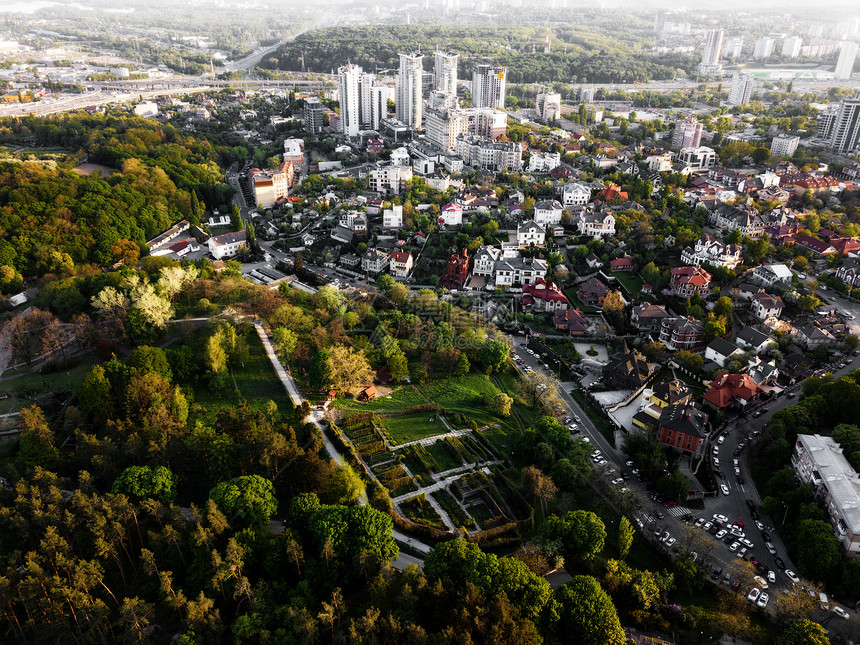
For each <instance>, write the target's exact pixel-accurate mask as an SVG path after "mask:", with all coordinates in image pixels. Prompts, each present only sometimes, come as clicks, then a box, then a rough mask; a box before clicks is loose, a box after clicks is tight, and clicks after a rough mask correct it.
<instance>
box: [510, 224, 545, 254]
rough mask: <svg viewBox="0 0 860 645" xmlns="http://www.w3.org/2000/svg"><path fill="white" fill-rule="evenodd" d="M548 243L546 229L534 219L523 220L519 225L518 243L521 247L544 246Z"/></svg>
mask: <svg viewBox="0 0 860 645" xmlns="http://www.w3.org/2000/svg"><path fill="white" fill-rule="evenodd" d="M545 243H546V229H544V227H543V226H541V225H540V224H537V223H535V221H534V220H529V221H527V222H523V223H522V224H520V225H519V226H518V227H517V244H519V245H520V248H525V247H528V246H543V245H544V244H545Z"/></svg>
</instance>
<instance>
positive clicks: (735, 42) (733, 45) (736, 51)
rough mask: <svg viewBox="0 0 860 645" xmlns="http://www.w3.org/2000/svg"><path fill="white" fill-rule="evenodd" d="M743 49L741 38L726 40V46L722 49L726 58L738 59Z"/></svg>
mask: <svg viewBox="0 0 860 645" xmlns="http://www.w3.org/2000/svg"><path fill="white" fill-rule="evenodd" d="M743 48H744V39H743V38H726V46H725V48H724V49H723V52H724V56H725V57H726V58H740V57H741V52H742V51H743Z"/></svg>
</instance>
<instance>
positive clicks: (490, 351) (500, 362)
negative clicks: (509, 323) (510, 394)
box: [480, 340, 510, 374]
mask: <svg viewBox="0 0 860 645" xmlns="http://www.w3.org/2000/svg"><path fill="white" fill-rule="evenodd" d="M509 353H510V349H509V348H508V346H507V344H506V343H503V342H502V341H500V340H487V341H485V342H484V343H483V344H482V345H481V352H480V355H481V363H482V364H483V366H484V369H485V370H486V372H487V374H492V373H493V372H499V371H501V370H502V368H503V367H504V366H505V364H506V363H507V360H508V354H509Z"/></svg>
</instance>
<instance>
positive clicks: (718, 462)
mask: <svg viewBox="0 0 860 645" xmlns="http://www.w3.org/2000/svg"><path fill="white" fill-rule="evenodd" d="M714 466H715V467H717V468H719V467H720V460H719V459H717V458H716V457H714Z"/></svg>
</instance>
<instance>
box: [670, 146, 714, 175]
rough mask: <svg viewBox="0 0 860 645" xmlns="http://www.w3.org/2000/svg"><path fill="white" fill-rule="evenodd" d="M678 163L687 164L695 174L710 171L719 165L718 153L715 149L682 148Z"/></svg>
mask: <svg viewBox="0 0 860 645" xmlns="http://www.w3.org/2000/svg"><path fill="white" fill-rule="evenodd" d="M678 161H680V162H681V163H683V164H685V165H686V166H687V167H688V168H690V170H692V171H693V172H700V171H703V170H709V169H711V168H713V167H714V165H716V163H717V153H716V152H714V150H713V148H708V147H707V146H699V147H698V148H681V152H680V153H679V154H678Z"/></svg>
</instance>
